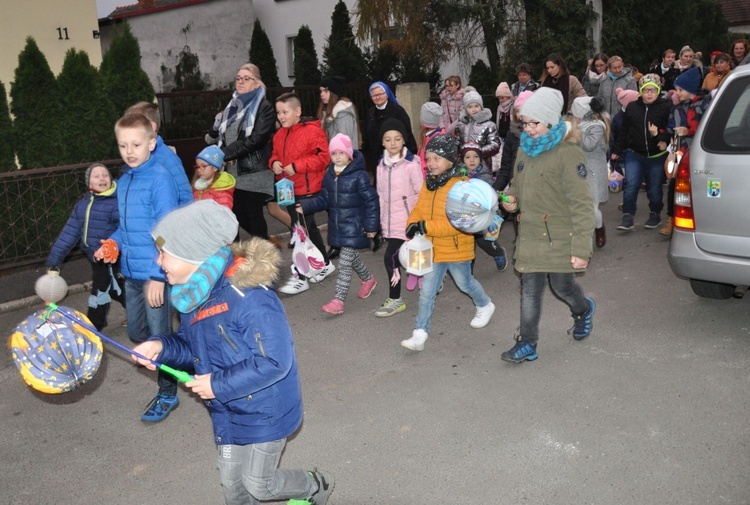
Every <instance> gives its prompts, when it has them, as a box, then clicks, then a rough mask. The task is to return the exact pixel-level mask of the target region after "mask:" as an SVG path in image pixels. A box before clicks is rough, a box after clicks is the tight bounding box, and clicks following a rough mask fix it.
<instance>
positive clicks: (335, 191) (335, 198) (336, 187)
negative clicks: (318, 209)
mask: <svg viewBox="0 0 750 505" xmlns="http://www.w3.org/2000/svg"><path fill="white" fill-rule="evenodd" d="M334 173H335V172H334ZM333 201H334V202H336V203H338V201H339V176H338V175H337V176H336V177H335V178H334V179H333ZM330 205H331V204H330V203H329V204H328V206H329V208H330ZM339 214H340V212H334V216H335V217H334V221H335V225H336V234H337V235H339V238H341V234H340V233H339ZM256 338H257V335H256Z"/></svg>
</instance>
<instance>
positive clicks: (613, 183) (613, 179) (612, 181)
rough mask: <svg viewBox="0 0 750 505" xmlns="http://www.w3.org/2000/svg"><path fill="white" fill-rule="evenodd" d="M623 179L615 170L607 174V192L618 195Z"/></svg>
mask: <svg viewBox="0 0 750 505" xmlns="http://www.w3.org/2000/svg"><path fill="white" fill-rule="evenodd" d="M623 179H624V177H623V176H622V174H621V173H620V172H618V171H617V170H612V171H611V172H610V173H609V184H608V185H609V192H610V193H619V192H620V191H622V182H623Z"/></svg>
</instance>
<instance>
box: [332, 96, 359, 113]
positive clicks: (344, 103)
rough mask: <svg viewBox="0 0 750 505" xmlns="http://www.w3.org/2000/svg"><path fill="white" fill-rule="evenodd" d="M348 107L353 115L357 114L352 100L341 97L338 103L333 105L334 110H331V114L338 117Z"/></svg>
mask: <svg viewBox="0 0 750 505" xmlns="http://www.w3.org/2000/svg"><path fill="white" fill-rule="evenodd" d="M347 109H349V110H348V112H349V113H350V114H352V115H353V116H356V114H355V112H354V104H352V102H350V101H349V100H344V99H340V100H339V101H338V102H336V105H334V106H333V110H332V111H331V116H333V117H338V115H339V114H340V113H342V112H344V111H346V110H347Z"/></svg>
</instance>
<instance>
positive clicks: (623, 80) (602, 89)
mask: <svg viewBox="0 0 750 505" xmlns="http://www.w3.org/2000/svg"><path fill="white" fill-rule="evenodd" d="M617 88H622V89H632V90H633V91H638V85H637V84H636V82H635V79H633V76H632V75H630V69H629V68H626V69H623V71H622V75H619V76H617V77H615V78H614V79H613V78H612V75H611V74H610V73H609V72H607V77H606V78H604V79H602V82H601V83H600V84H599V91H598V92H597V96H598V97H599V98H601V99H602V101H603V102H604V111H605V112H606V113H607V114H609V117H612V116H614V115H615V114H617V111H618V110H620V109H621V108H622V106H621V105H620V102H618V101H617V93H616V91H617Z"/></svg>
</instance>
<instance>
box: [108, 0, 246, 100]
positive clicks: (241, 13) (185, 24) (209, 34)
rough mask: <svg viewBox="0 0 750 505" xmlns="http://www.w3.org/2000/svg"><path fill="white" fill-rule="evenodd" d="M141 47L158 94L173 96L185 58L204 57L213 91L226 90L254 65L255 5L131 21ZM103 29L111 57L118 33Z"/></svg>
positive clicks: (230, 3)
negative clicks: (244, 67) (185, 51)
mask: <svg viewBox="0 0 750 505" xmlns="http://www.w3.org/2000/svg"><path fill="white" fill-rule="evenodd" d="M126 20H127V22H128V23H129V24H130V29H131V31H132V33H133V35H134V36H135V37H136V38H137V39H138V43H139V44H140V46H141V67H142V68H143V70H144V71H145V72H146V74H148V76H149V78H150V79H151V83H152V84H153V85H154V89H155V90H156V91H157V92H161V91H171V89H172V86H173V85H174V71H175V68H176V67H177V63H178V62H179V56H180V52H181V51H182V50H183V48H184V47H185V46H186V45H187V46H189V47H190V51H191V52H192V53H194V54H197V55H198V59H199V62H200V69H201V73H202V74H204V77H205V78H206V80H207V81H208V82H209V84H210V87H211V88H214V87H226V86H227V85H229V84H230V83H231V82H232V81H233V79H234V76H235V75H236V73H237V69H239V68H240V66H242V65H243V64H244V63H247V60H248V51H249V50H250V36H251V34H252V27H253V23H254V22H255V12H254V9H253V2H252V1H251V0H214V1H212V2H206V3H200V4H196V5H189V6H186V7H182V8H179V9H169V10H165V11H162V12H156V13H152V14H148V15H143V16H133V17H129V18H127V19H126ZM117 29H118V25H116V24H115V25H113V26H110V27H107V29H106V30H105V29H104V27H103V28H102V32H103V35H102V50H103V51H105V52H106V48H107V47H109V42H110V40H111V37H112V31H113V30H117Z"/></svg>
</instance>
